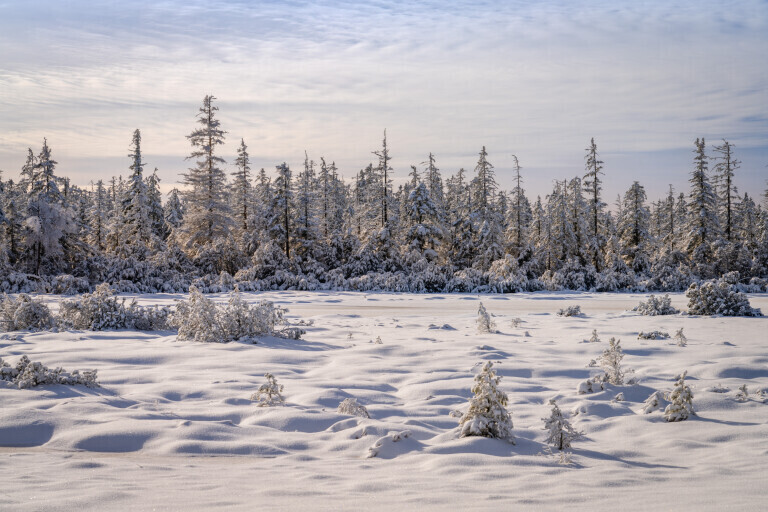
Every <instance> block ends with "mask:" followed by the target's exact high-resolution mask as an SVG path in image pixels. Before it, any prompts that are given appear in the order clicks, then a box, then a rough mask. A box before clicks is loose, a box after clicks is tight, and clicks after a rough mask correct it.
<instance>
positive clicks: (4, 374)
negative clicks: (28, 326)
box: [0, 356, 99, 389]
mask: <svg viewBox="0 0 768 512" xmlns="http://www.w3.org/2000/svg"><path fill="white" fill-rule="evenodd" d="M0 380H4V381H8V382H11V383H12V384H14V385H16V386H17V387H18V388H19V389H29V388H33V387H35V386H42V385H45V384H64V385H67V386H76V385H78V384H79V385H82V386H86V387H89V388H97V387H99V384H98V383H97V382H96V370H85V371H83V372H82V373H80V370H75V371H73V372H72V373H69V372H67V371H66V370H64V369H63V368H55V369H53V370H50V369H48V367H46V366H44V365H43V364H42V363H39V362H37V361H35V362H32V361H30V360H29V358H28V357H27V356H21V359H20V360H19V362H18V363H16V366H11V365H9V364H8V363H7V362H5V361H3V359H2V358H1V357H0Z"/></svg>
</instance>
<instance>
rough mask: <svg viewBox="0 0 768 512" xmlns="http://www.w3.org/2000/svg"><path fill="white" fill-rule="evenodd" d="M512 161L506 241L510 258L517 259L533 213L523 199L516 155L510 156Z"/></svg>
mask: <svg viewBox="0 0 768 512" xmlns="http://www.w3.org/2000/svg"><path fill="white" fill-rule="evenodd" d="M512 161H513V164H512V165H513V167H512V168H513V169H514V171H515V176H514V180H515V188H513V189H512V197H511V199H510V202H509V210H508V213H507V229H506V239H507V240H506V241H507V246H508V247H509V249H510V252H511V254H512V256H514V257H515V258H519V257H520V256H521V255H522V254H523V250H524V249H525V247H526V246H527V245H528V240H529V236H530V234H529V231H530V228H531V221H532V218H533V212H532V210H531V203H530V202H529V201H528V198H527V197H525V190H523V187H522V186H521V184H522V181H523V179H522V177H521V176H520V163H519V162H518V160H517V156H516V155H512Z"/></svg>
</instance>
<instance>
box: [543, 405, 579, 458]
mask: <svg viewBox="0 0 768 512" xmlns="http://www.w3.org/2000/svg"><path fill="white" fill-rule="evenodd" d="M549 405H551V406H552V412H551V413H550V415H549V418H541V419H542V421H543V422H544V430H546V431H547V441H546V442H547V443H548V444H551V445H552V446H554V447H555V448H557V449H558V450H567V449H568V448H570V447H571V443H573V442H574V441H575V440H576V439H578V438H579V437H581V436H582V435H583V434H582V433H581V432H579V431H577V430H576V429H575V428H573V425H571V423H570V422H569V421H568V420H567V419H566V418H565V417H564V416H563V413H562V412H561V411H560V408H559V407H558V406H557V404H556V403H555V400H554V399H553V400H550V401H549Z"/></svg>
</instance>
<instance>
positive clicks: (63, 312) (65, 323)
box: [59, 283, 170, 331]
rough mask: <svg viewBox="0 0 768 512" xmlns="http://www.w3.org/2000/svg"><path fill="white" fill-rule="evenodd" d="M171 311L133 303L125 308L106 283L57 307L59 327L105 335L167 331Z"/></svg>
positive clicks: (165, 308)
mask: <svg viewBox="0 0 768 512" xmlns="http://www.w3.org/2000/svg"><path fill="white" fill-rule="evenodd" d="M169 315H170V308H167V307H163V308H156V307H147V308H145V307H142V306H139V305H138V304H136V301H135V300H133V301H131V303H130V304H129V305H128V306H127V307H126V305H125V299H122V300H118V299H117V297H115V296H114V291H113V290H112V288H110V286H109V285H108V284H107V283H102V284H100V285H99V286H97V287H96V289H95V290H94V291H93V293H85V294H83V295H81V296H80V297H78V298H76V299H73V300H65V301H63V302H62V303H61V305H60V306H59V323H60V324H61V326H62V327H63V328H65V329H77V330H88V331H106V330H113V329H138V330H141V331H156V330H165V329H168V317H169Z"/></svg>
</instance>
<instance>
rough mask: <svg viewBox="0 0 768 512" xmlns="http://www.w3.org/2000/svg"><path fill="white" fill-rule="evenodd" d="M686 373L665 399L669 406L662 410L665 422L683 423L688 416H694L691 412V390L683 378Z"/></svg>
mask: <svg viewBox="0 0 768 512" xmlns="http://www.w3.org/2000/svg"><path fill="white" fill-rule="evenodd" d="M687 374H688V371H687V370H686V371H684V372H683V373H682V374H681V375H680V378H679V379H678V381H677V382H676V383H675V387H674V389H672V392H671V393H669V395H668V396H667V397H666V399H667V400H669V402H670V404H669V405H668V406H667V408H666V409H664V418H665V419H666V420H667V421H683V420H686V419H688V416H691V415H695V414H696V413H695V412H693V393H692V392H691V388H690V387H689V386H688V385H687V384H686V383H685V376H686V375H687Z"/></svg>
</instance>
